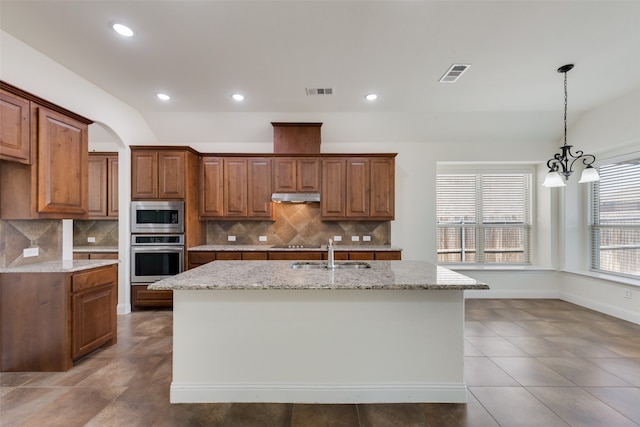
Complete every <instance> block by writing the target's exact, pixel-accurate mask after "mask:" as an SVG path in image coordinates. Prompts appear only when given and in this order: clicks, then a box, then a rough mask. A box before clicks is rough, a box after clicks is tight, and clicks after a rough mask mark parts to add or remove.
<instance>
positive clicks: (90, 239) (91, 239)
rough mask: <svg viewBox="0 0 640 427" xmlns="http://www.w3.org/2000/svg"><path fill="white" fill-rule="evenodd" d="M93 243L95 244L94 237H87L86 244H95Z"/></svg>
mask: <svg viewBox="0 0 640 427" xmlns="http://www.w3.org/2000/svg"><path fill="white" fill-rule="evenodd" d="M95 242H96V238H95V237H87V243H95Z"/></svg>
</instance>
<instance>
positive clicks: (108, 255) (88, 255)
mask: <svg viewBox="0 0 640 427" xmlns="http://www.w3.org/2000/svg"><path fill="white" fill-rule="evenodd" d="M73 259H77V260H82V259H84V260H87V259H119V258H118V252H74V253H73Z"/></svg>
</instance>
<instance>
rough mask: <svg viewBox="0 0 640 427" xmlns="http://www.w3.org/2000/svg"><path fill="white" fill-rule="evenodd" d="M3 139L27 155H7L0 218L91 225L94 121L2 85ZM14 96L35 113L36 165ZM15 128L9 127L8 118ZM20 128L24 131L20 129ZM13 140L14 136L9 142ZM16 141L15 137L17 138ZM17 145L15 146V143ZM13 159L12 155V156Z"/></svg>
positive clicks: (1, 171)
mask: <svg viewBox="0 0 640 427" xmlns="http://www.w3.org/2000/svg"><path fill="white" fill-rule="evenodd" d="M0 86H1V87H2V89H3V93H4V94H5V97H4V98H3V99H4V104H3V108H2V119H3V123H2V131H1V132H2V138H3V141H4V140H5V137H6V138H7V141H8V142H7V144H8V145H10V146H14V147H17V144H18V142H17V140H18V139H19V140H20V144H21V146H23V148H24V150H23V149H18V148H15V150H6V149H3V151H2V153H4V154H3V156H2V158H3V159H6V158H7V157H9V154H10V155H11V156H13V157H14V159H12V160H15V161H6V160H2V165H1V167H0V186H1V187H2V192H0V217H1V218H3V219H47V218H48V219H64V218H71V219H85V218H87V213H88V183H87V174H88V172H87V167H88V154H89V152H88V125H89V124H90V123H92V122H91V120H87V119H86V118H84V117H81V116H78V115H76V114H74V113H72V112H70V111H67V110H65V109H63V108H60V107H58V106H56V105H54V104H51V103H48V102H47V101H45V100H43V99H40V98H37V97H35V96H33V95H31V94H28V93H26V92H23V91H21V90H20V89H17V88H15V87H13V86H10V85H7V84H6V83H4V82H2V83H1V84H0ZM8 94H13V95H14V98H15V99H17V98H23V99H24V100H25V102H28V103H29V105H30V108H29V135H30V136H29V138H30V145H29V146H30V147H33V149H31V150H30V156H31V162H30V164H29V161H28V160H27V154H26V151H27V149H26V145H27V144H26V143H24V142H23V140H24V135H26V134H27V133H26V130H25V129H24V119H23V113H24V111H25V109H26V105H27V104H26V103H23V104H22V105H21V106H19V111H18V110H16V109H15V108H14V109H12V108H11V107H10V106H8V104H7V100H8V99H9V96H8ZM7 112H8V115H9V119H10V120H9V122H8V123H4V118H5V114H7ZM17 127H19V128H20V129H17ZM7 135H8V136H7ZM12 135H13V136H12ZM12 140H13V142H11V141H12ZM11 153H12V154H11Z"/></svg>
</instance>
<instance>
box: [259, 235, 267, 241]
mask: <svg viewBox="0 0 640 427" xmlns="http://www.w3.org/2000/svg"><path fill="white" fill-rule="evenodd" d="M258 239H259V240H260V241H261V242H266V241H267V236H260V237H258Z"/></svg>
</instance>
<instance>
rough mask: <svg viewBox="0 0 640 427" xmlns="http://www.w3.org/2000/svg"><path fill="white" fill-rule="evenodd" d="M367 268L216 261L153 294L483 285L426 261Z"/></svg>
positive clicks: (175, 278) (378, 263)
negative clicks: (204, 291) (303, 266)
mask: <svg viewBox="0 0 640 427" xmlns="http://www.w3.org/2000/svg"><path fill="white" fill-rule="evenodd" d="M367 263H368V264H370V265H371V268H366V269H345V268H341V269H335V270H334V269H304V268H301V269H293V268H291V264H292V261H214V262H210V263H208V264H205V265H202V266H200V267H197V268H194V269H191V270H187V271H185V272H183V273H180V274H178V275H176V276H172V277H169V278H166V279H163V280H160V281H158V282H155V283H153V284H151V285H149V289H152V290H243V289H244V290H270V289H281V290H296V289H300V290H304V289H353V290H360V289H377V290H387V289H389V290H391V289H393V290H465V289H489V286H488V285H486V284H485V283H483V282H480V281H477V280H475V279H472V278H470V277H467V276H464V275H462V274H459V273H456V272H454V271H451V270H448V269H446V268H444V267H439V266H437V265H434V264H431V263H429V262H426V261H368V262H367Z"/></svg>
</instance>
